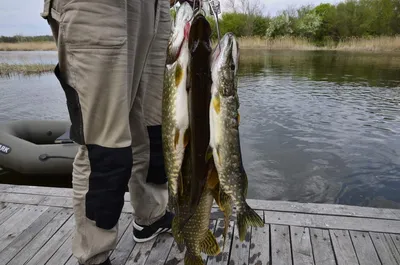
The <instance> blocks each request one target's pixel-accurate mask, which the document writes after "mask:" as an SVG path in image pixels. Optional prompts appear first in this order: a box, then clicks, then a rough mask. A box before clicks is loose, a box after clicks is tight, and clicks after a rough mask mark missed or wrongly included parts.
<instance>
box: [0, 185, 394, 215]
mask: <svg viewBox="0 0 400 265" xmlns="http://www.w3.org/2000/svg"><path fill="white" fill-rule="evenodd" d="M0 192H1V193H2V194H24V195H36V196H34V197H32V198H35V199H39V200H40V199H43V196H50V197H52V196H54V197H67V198H72V189H70V188H50V187H36V186H21V185H9V184H0ZM37 195H39V197H37ZM7 196H8V195H7ZM13 198H14V200H12V201H11V202H16V200H18V196H13ZM25 198H26V197H25ZM9 199H10V197H9ZM124 199H125V202H129V201H130V195H129V192H126V193H125V195H124ZM47 200H49V201H50V202H51V200H52V199H50V198H47ZM0 201H3V200H2V199H1V196H0ZM20 202H21V203H24V200H23V201H20ZM247 202H248V204H249V205H250V207H252V208H253V209H255V210H265V211H276V212H287V213H308V214H317V215H320V214H322V215H331V216H347V217H363V218H375V219H386V220H400V209H386V208H373V207H358V206H350V205H338V204H322V203H299V202H287V201H268V200H254V199H248V200H247ZM48 206H57V205H48ZM213 208H218V207H217V205H216V204H214V205H213ZM127 210H128V211H129V209H127Z"/></svg>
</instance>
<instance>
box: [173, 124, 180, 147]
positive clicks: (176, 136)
mask: <svg viewBox="0 0 400 265" xmlns="http://www.w3.org/2000/svg"><path fill="white" fill-rule="evenodd" d="M178 142H179V129H178V128H175V138H174V148H175V149H176V146H177V145H178Z"/></svg>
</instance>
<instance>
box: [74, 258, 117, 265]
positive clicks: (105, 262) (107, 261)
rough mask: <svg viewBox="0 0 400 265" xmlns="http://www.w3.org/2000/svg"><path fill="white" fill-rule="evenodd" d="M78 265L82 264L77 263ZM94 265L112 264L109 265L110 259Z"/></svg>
mask: <svg viewBox="0 0 400 265" xmlns="http://www.w3.org/2000/svg"><path fill="white" fill-rule="evenodd" d="M79 265H83V264H80V263H79ZM96 265H112V264H111V261H110V258H107V260H106V261H104V262H102V263H100V264H96Z"/></svg>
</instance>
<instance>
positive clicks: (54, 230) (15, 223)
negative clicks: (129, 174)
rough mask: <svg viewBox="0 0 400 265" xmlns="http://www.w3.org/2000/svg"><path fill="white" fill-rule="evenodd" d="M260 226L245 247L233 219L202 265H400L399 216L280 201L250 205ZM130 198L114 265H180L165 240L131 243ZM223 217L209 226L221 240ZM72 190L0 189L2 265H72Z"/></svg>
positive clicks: (170, 242) (382, 211) (169, 239)
mask: <svg viewBox="0 0 400 265" xmlns="http://www.w3.org/2000/svg"><path fill="white" fill-rule="evenodd" d="M248 202H249V204H250V205H251V206H252V207H253V208H254V209H257V211H258V213H259V214H260V216H262V217H263V218H264V221H265V224H266V225H265V227H263V228H258V229H257V228H250V229H249V230H248V235H247V237H246V240H245V241H244V242H240V241H239V240H238V230H237V227H236V225H235V223H234V221H235V219H232V220H231V223H230V227H229V240H227V243H226V248H225V250H224V251H223V252H222V253H221V254H220V255H219V256H217V257H206V256H204V259H205V261H206V262H207V264H210V265H216V264H230V265H247V264H249V265H250V264H253V265H264V264H265V265H266V264H269V265H303V264H304V265H305V264H307V265H313V264H315V265H336V264H338V265H358V264H360V265H379V264H382V265H398V264H400V210H396V209H378V208H366V207H354V206H343V205H327V204H302V203H293V202H282V201H259V200H248ZM131 212H132V207H131V205H130V203H129V194H128V193H127V194H126V196H125V205H124V209H123V213H122V215H121V218H120V222H119V229H120V230H119V231H120V234H119V239H118V245H117V248H116V249H115V250H114V251H113V252H112V253H111V260H112V262H113V264H114V265H122V264H127V265H132V264H146V265H147V264H149V265H162V264H167V265H177V264H183V256H184V253H181V252H179V250H178V249H177V247H176V245H175V242H174V239H173V237H172V236H171V235H169V234H163V235H159V236H158V237H157V238H155V239H154V240H152V241H149V242H146V243H141V244H135V242H134V241H133V238H132V225H130V224H131V221H132V215H131V214H130V213H131ZM221 216H222V215H221V213H220V212H218V209H217V208H213V211H212V220H211V223H210V225H211V227H212V229H213V230H214V232H215V235H216V237H217V240H218V241H219V242H220V243H221V242H222V229H223V228H222V227H223V223H222V220H221ZM73 226H74V218H73V212H72V190H71V189H61V188H46V187H31V186H15V185H2V184H0V264H1V265H6V264H7V265H8V264H10V265H11V264H12V265H23V264H26V265H42V264H48V265H56V264H57V265H61V264H68V265H76V264H77V261H76V259H75V258H74V257H72V255H71V238H72V237H71V236H72V229H73Z"/></svg>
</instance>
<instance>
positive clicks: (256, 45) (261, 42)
mask: <svg viewBox="0 0 400 265" xmlns="http://www.w3.org/2000/svg"><path fill="white" fill-rule="evenodd" d="M239 45H240V48H243V49H266V50H315V49H320V48H318V47H316V46H315V45H313V44H312V43H311V42H310V41H308V40H307V39H303V38H295V37H280V38H275V39H268V38H261V37H242V38H239Z"/></svg>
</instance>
